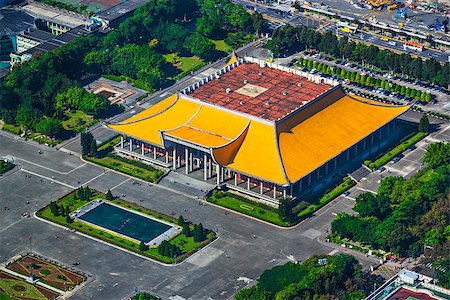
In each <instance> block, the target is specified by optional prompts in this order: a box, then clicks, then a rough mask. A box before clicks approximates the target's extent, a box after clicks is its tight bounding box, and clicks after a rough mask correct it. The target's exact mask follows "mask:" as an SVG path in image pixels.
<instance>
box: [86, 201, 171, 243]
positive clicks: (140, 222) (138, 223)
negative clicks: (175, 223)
mask: <svg viewBox="0 0 450 300" xmlns="http://www.w3.org/2000/svg"><path fill="white" fill-rule="evenodd" d="M79 219H80V220H83V221H85V222H88V223H91V224H94V225H97V226H100V227H103V228H106V229H108V230H111V231H114V232H117V233H119V234H121V235H125V236H127V237H130V238H133V239H135V240H138V241H142V242H144V243H147V242H149V241H151V240H153V239H155V238H156V237H158V236H160V235H162V234H163V233H165V232H166V231H168V230H170V229H172V226H170V225H167V224H164V223H161V222H158V221H156V220H153V219H150V218H147V217H144V216H141V215H139V214H137V213H134V212H132V211H128V210H126V209H123V208H120V207H117V206H115V205H111V204H108V203H106V202H104V203H102V204H100V205H99V206H97V207H95V208H93V209H91V210H90V211H88V212H86V213H85V214H83V215H82V216H79Z"/></svg>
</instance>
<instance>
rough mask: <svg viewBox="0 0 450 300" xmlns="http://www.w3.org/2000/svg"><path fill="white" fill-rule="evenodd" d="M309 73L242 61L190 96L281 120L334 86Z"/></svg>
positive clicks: (251, 113)
mask: <svg viewBox="0 0 450 300" xmlns="http://www.w3.org/2000/svg"><path fill="white" fill-rule="evenodd" d="M332 88H333V86H332V85H329V84H325V83H314V82H312V81H309V80H308V79H307V78H306V77H302V76H299V75H296V74H292V73H288V72H284V71H281V70H277V69H273V68H269V67H266V68H261V67H260V66H259V65H257V64H251V63H245V64H241V65H239V66H237V67H235V68H233V69H231V70H230V71H228V72H227V73H225V74H223V75H221V76H220V78H219V79H214V80H212V81H210V82H208V83H206V84H204V85H202V86H200V87H199V88H197V89H195V90H194V91H193V92H192V93H190V94H189V96H192V97H195V98H197V99H200V100H202V101H204V102H208V103H211V104H214V105H218V106H222V107H225V108H227V109H231V110H235V111H239V112H242V113H245V114H249V115H252V116H255V117H258V118H262V119H265V120H269V121H277V120H280V119H281V118H283V117H285V116H287V115H289V114H290V113H292V112H293V111H295V110H297V109H298V108H301V107H302V106H304V105H306V104H308V103H309V102H311V101H312V100H314V99H316V98H317V97H318V96H320V95H322V94H323V93H325V92H327V91H329V90H330V89H332Z"/></svg>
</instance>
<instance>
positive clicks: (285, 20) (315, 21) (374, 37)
mask: <svg viewBox="0 0 450 300" xmlns="http://www.w3.org/2000/svg"><path fill="white" fill-rule="evenodd" d="M232 2H233V3H238V4H241V5H243V6H244V7H245V8H247V9H248V10H255V8H256V10H257V11H259V12H261V13H262V14H263V15H264V17H265V18H266V19H267V20H268V21H271V22H278V23H280V24H291V25H293V26H299V25H303V26H308V27H312V28H315V29H320V30H321V31H326V30H330V31H332V32H335V33H337V34H341V35H346V36H349V37H350V38H351V39H354V40H356V41H358V42H363V43H367V44H372V45H375V46H377V47H380V48H382V49H388V50H391V51H394V52H397V53H404V52H407V53H409V54H411V55H417V56H419V57H422V58H424V59H429V58H435V59H437V60H438V61H440V62H447V61H448V57H449V55H450V53H447V52H442V51H438V50H434V49H427V50H425V51H423V52H420V51H413V50H404V49H403V42H401V41H400V40H398V39H394V40H396V41H397V42H396V44H395V45H390V44H389V41H383V40H381V35H379V34H376V33H374V32H371V31H367V30H363V34H364V36H365V37H364V39H363V40H361V38H360V37H361V34H360V33H359V34H356V35H351V34H348V33H345V32H341V31H339V29H338V27H337V26H336V25H335V24H334V23H333V22H332V21H331V20H327V19H324V18H318V17H317V18H313V17H311V16H308V17H306V16H304V15H302V14H295V15H294V14H292V13H290V12H287V11H286V9H284V7H280V8H281V9H278V7H276V8H275V7H269V6H266V5H263V4H258V3H255V2H253V1H250V0H233V1H232ZM321 2H322V1H321ZM325 2H327V4H329V5H330V6H338V7H341V8H342V5H345V4H342V2H340V1H332V0H329V1H325ZM332 3H333V5H332ZM347 6H351V5H346V6H345V7H347ZM355 10H356V9H355ZM336 11H337V10H336ZM370 13H372V14H373V11H370ZM352 14H353V17H355V16H358V15H360V14H358V13H357V12H352ZM361 16H362V15H361Z"/></svg>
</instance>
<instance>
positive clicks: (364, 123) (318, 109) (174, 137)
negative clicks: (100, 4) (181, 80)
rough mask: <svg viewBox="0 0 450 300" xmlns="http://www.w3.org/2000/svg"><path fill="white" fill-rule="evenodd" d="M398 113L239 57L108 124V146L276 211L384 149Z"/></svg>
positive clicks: (331, 84)
mask: <svg viewBox="0 0 450 300" xmlns="http://www.w3.org/2000/svg"><path fill="white" fill-rule="evenodd" d="M408 108H409V107H408V106H394V105H388V104H383V103H380V102H377V101H373V100H369V99H365V98H362V97H358V96H354V95H347V94H346V93H345V92H344V90H343V89H342V87H341V85H340V84H338V82H337V81H334V80H333V79H324V78H322V77H320V76H317V75H313V74H309V73H305V72H302V71H300V70H298V69H290V68H287V67H282V66H279V65H276V64H272V63H266V62H265V61H262V60H258V59H255V58H251V57H246V58H243V59H240V60H237V59H234V60H233V61H231V62H230V63H229V64H228V65H227V66H226V67H225V68H223V69H221V70H220V71H218V72H217V73H216V74H214V75H211V76H209V77H207V78H205V79H202V80H201V81H199V82H197V83H195V84H193V85H192V86H189V87H187V88H186V89H184V90H183V91H181V92H179V93H176V94H175V95H172V96H170V97H168V98H167V99H165V100H163V101H161V102H159V103H158V104H156V105H154V106H152V107H150V108H148V109H147V110H145V111H143V112H141V113H139V114H137V115H135V116H133V117H131V118H129V119H127V120H125V121H122V122H119V123H116V124H111V125H109V127H110V128H112V129H114V130H116V131H117V132H119V133H121V134H122V135H123V138H122V141H121V143H120V144H119V145H118V146H117V147H116V148H115V150H116V151H117V152H118V153H120V154H122V155H126V156H129V157H133V158H136V159H139V160H142V161H145V162H149V163H152V164H157V165H160V166H163V167H165V168H171V169H173V170H180V169H181V170H183V171H184V172H185V173H186V174H191V176H194V177H195V176H197V177H198V178H201V179H203V180H209V181H212V180H214V183H215V184H217V185H226V186H227V187H228V188H229V189H234V190H238V191H240V192H242V193H246V194H248V195H251V196H255V197H258V198H260V199H261V200H263V201H266V202H268V203H270V204H275V205H276V204H277V203H278V199H279V198H280V197H287V196H291V197H297V196H299V195H302V194H304V193H306V192H310V191H316V190H318V189H320V188H321V187H323V186H324V185H327V184H329V183H330V182H332V181H333V180H334V179H336V178H337V176H341V177H342V173H343V172H342V170H345V167H346V166H347V165H349V164H352V163H355V162H356V163H359V164H360V163H361V162H362V160H363V159H365V158H366V157H367V156H368V155H370V154H372V153H374V152H376V151H377V150H379V149H380V147H383V146H386V144H387V143H388V140H389V139H388V138H387V137H389V136H390V135H391V134H393V133H394V132H395V131H396V129H397V121H396V119H397V117H398V116H400V115H401V114H403V113H404V112H405V111H407V110H408ZM344 174H345V173H344Z"/></svg>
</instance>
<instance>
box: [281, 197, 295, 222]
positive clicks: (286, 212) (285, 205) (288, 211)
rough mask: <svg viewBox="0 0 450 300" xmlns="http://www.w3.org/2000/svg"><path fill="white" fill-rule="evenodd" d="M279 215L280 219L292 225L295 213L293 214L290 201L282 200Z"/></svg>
mask: <svg viewBox="0 0 450 300" xmlns="http://www.w3.org/2000/svg"><path fill="white" fill-rule="evenodd" d="M278 214H279V215H280V217H281V218H282V219H283V220H284V221H286V222H288V223H290V222H291V221H292V217H293V213H292V205H291V202H290V201H289V200H286V199H281V200H280V204H279V205H278Z"/></svg>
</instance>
